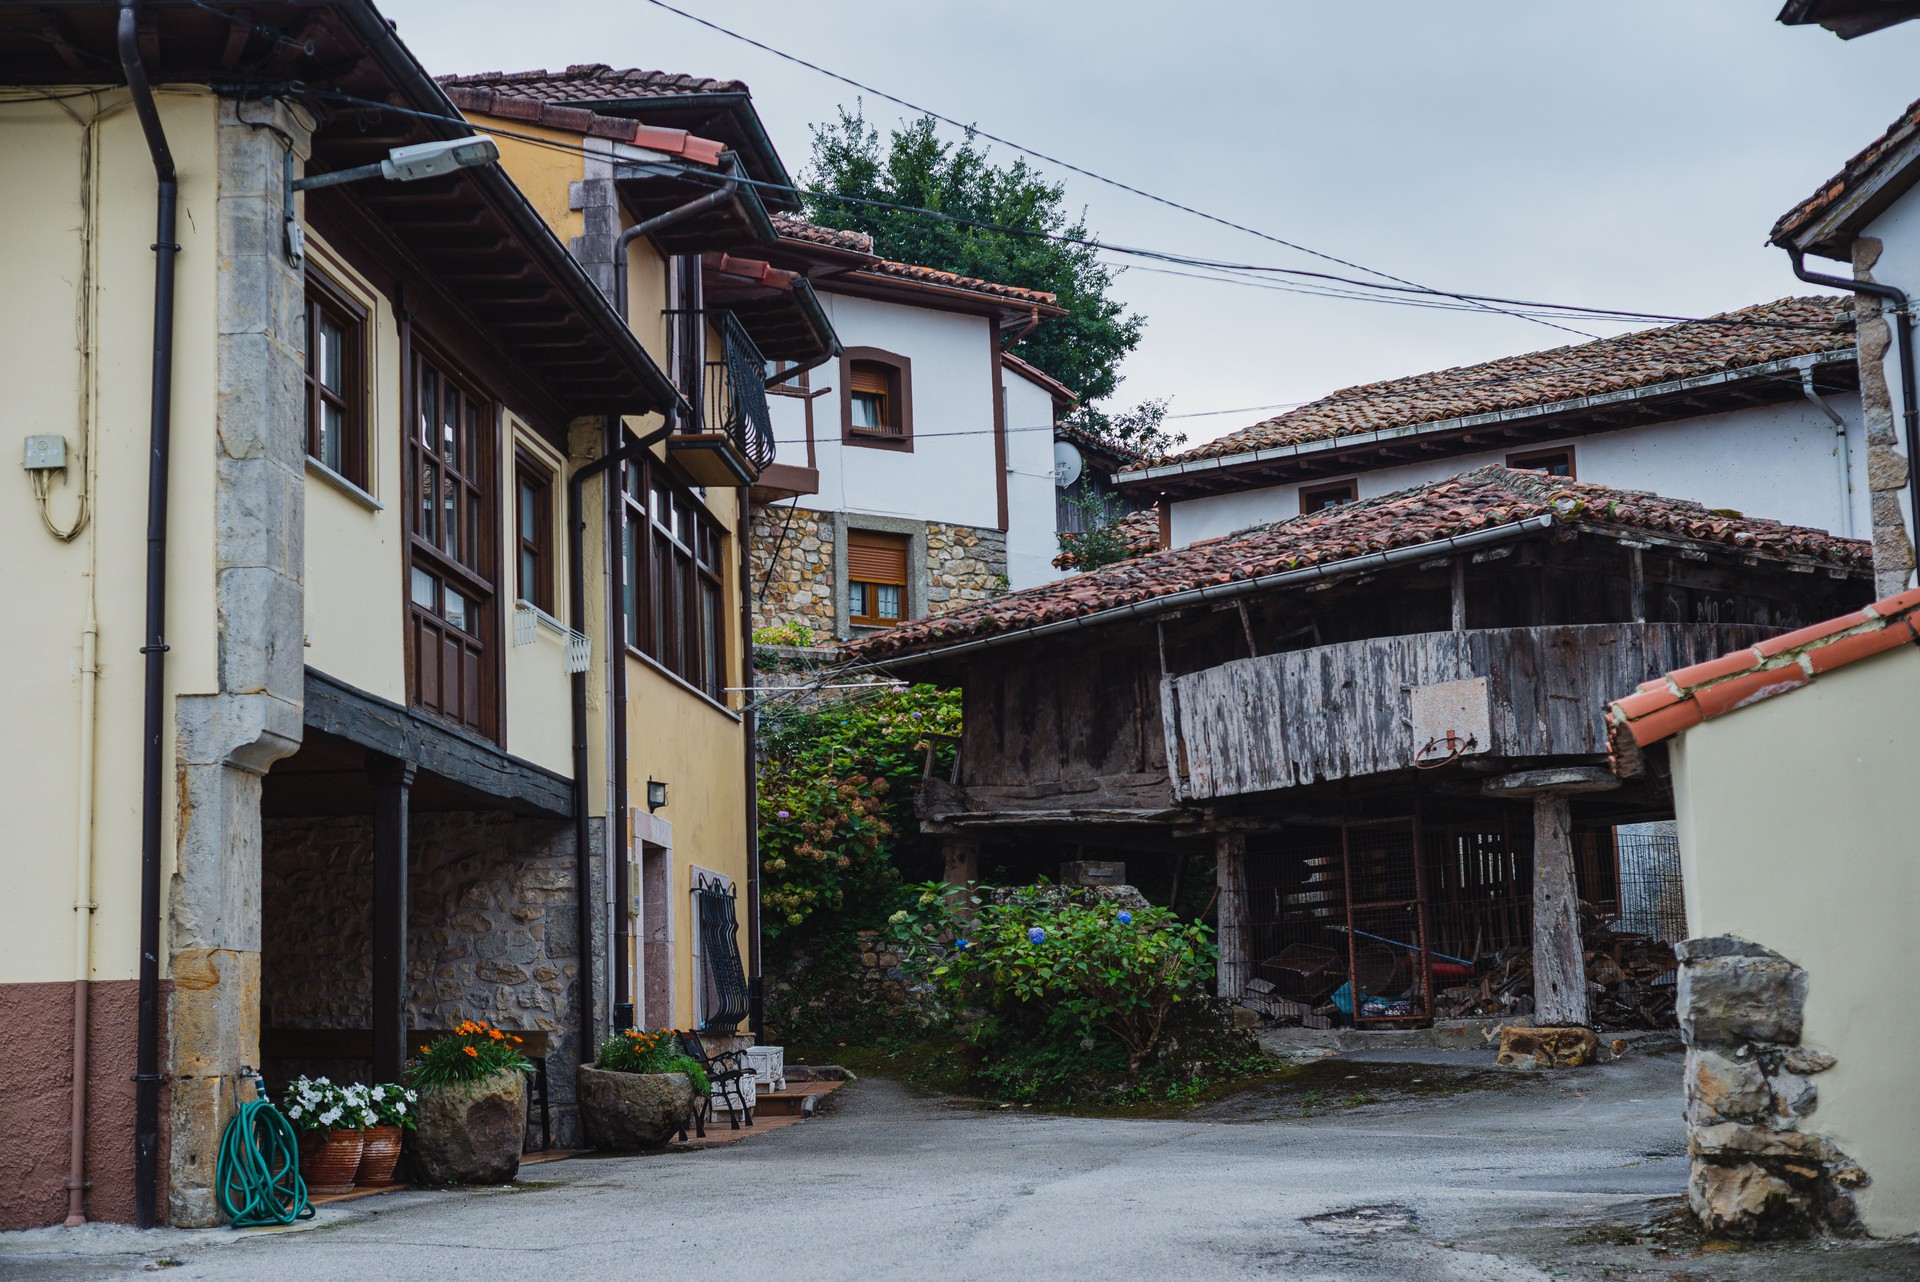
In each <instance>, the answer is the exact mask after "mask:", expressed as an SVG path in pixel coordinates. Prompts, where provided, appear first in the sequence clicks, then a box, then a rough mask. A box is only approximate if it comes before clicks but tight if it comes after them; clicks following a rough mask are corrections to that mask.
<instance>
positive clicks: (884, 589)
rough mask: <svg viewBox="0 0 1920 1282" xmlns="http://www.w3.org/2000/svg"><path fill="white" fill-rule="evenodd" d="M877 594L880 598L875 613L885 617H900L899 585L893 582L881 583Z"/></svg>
mask: <svg viewBox="0 0 1920 1282" xmlns="http://www.w3.org/2000/svg"><path fill="white" fill-rule="evenodd" d="M875 595H876V596H878V597H879V599H880V601H879V608H878V609H876V610H875V611H874V613H875V614H877V615H878V616H880V617H881V618H883V619H897V618H899V617H900V588H899V585H897V584H893V583H882V584H879V585H878V586H877V589H876V592H875Z"/></svg>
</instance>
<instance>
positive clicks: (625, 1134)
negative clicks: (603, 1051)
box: [575, 1064, 693, 1150]
mask: <svg viewBox="0 0 1920 1282" xmlns="http://www.w3.org/2000/svg"><path fill="white" fill-rule="evenodd" d="M575 1081H576V1083H577V1086H578V1090H577V1093H576V1098H577V1099H578V1100H579V1104H580V1126H581V1129H583V1130H584V1131H586V1133H587V1143H589V1144H591V1145H593V1146H594V1147H595V1148H597V1149H612V1150H623V1149H646V1148H660V1147H662V1146H664V1145H665V1144H666V1142H667V1141H668V1140H670V1139H672V1138H673V1136H674V1134H675V1133H676V1132H678V1131H679V1130H680V1128H681V1127H683V1126H685V1125H686V1124H687V1117H688V1115H689V1114H691V1113H692V1112H693V1079H692V1078H690V1077H688V1076H687V1075H686V1074H685V1073H615V1072H612V1071H610V1070H607V1069H603V1068H594V1067H592V1066H591V1065H587V1064H582V1065H580V1067H579V1069H578V1070H576V1074H575Z"/></svg>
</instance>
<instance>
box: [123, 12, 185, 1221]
mask: <svg viewBox="0 0 1920 1282" xmlns="http://www.w3.org/2000/svg"><path fill="white" fill-rule="evenodd" d="M117 36H118V44H119V52H120V66H121V69H122V70H123V71H124V72H125V73H126V77H127V87H128V89H130V90H131V91H132V93H133V108H134V111H135V112H136V113H137V114H138V115H139V117H140V129H141V132H142V133H144V134H145V135H146V140H147V152H148V155H149V156H150V157H151V158H152V160H153V171H154V177H155V179H156V180H157V181H156V202H155V203H156V206H157V208H156V211H155V216H154V225H155V230H154V237H153V239H154V244H153V246H152V248H153V253H154V273H153V387H152V392H151V397H150V410H149V419H150V425H149V428H148V437H149V442H148V454H147V643H146V644H145V645H143V646H141V647H140V653H141V654H143V655H145V656H146V677H145V705H146V711H145V722H144V725H143V728H142V735H143V740H142V748H143V753H142V759H141V771H140V1015H139V1021H138V1025H137V1030H136V1033H135V1049H134V1063H135V1068H134V1074H133V1080H134V1103H133V1200H134V1222H135V1223H136V1224H137V1225H138V1226H139V1227H141V1228H143V1229H150V1228H152V1227H153V1226H154V1223H155V1212H156V1210H157V1205H156V1204H157V1202H158V1200H159V1188H160V1183H159V1176H160V1082H161V1080H162V1076H161V1072H160V829H161V822H162V820H163V818H164V813H165V812H164V810H163V808H162V801H163V798H162V795H161V789H162V786H163V775H162V771H163V769H164V767H165V764H166V763H165V758H164V753H163V750H162V740H161V735H162V734H163V733H164V730H163V726H164V722H165V718H164V715H163V712H164V696H165V693H166V653H167V644H166V635H165V634H166V622H167V463H168V454H169V451H170V448H171V443H172V441H171V438H172V433H173V276H174V260H175V258H176V257H177V256H178V255H179V253H180V246H179V245H177V244H175V243H174V239H173V238H174V218H175V214H176V212H177V209H178V206H179V197H180V182H179V174H178V172H177V171H176V170H175V168H174V164H173V153H172V151H171V150H170V149H169V148H168V146H167V135H166V131H165V130H163V129H162V128H161V126H160V112H159V109H158V108H157V107H156V106H155V105H154V101H153V86H152V85H151V84H149V83H148V81H147V69H146V67H145V66H144V65H142V63H141V61H140V19H139V15H138V13H137V12H136V9H135V5H134V4H133V3H131V2H129V3H125V4H122V5H121V6H120V22H119V29H118V32H117Z"/></svg>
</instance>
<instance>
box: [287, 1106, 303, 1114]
mask: <svg viewBox="0 0 1920 1282" xmlns="http://www.w3.org/2000/svg"><path fill="white" fill-rule="evenodd" d="M287 1116H288V1117H298V1116H300V1106H299V1105H298V1104H295V1105H294V1106H293V1107H292V1108H290V1109H288V1110H287Z"/></svg>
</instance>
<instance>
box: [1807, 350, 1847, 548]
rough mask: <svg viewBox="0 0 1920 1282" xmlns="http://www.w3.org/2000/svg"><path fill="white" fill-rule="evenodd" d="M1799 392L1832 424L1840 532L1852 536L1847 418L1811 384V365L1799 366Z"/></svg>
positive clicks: (1845, 535) (1844, 535) (1845, 536)
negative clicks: (1838, 465)
mask: <svg viewBox="0 0 1920 1282" xmlns="http://www.w3.org/2000/svg"><path fill="white" fill-rule="evenodd" d="M1800 394H1801V395H1802V396H1804V397H1806V398H1807V399H1808V400H1809V401H1812V402H1813V404H1814V406H1815V408H1817V409H1818V410H1819V411H1820V412H1821V413H1822V414H1825V415H1826V416H1827V421H1828V422H1830V423H1832V424H1833V453H1834V457H1835V458H1837V459H1839V461H1840V534H1841V535H1842V537H1844V538H1849V539H1850V538H1852V537H1853V457H1852V453H1851V451H1850V450H1849V449H1848V446H1847V420H1846V419H1844V418H1841V417H1840V412H1839V411H1838V410H1836V409H1834V408H1833V406H1831V405H1829V404H1827V400H1826V398H1825V397H1824V396H1822V395H1820V389H1819V388H1817V387H1815V386H1814V385H1813V367H1812V366H1810V365H1802V366H1801V367H1800Z"/></svg>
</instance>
